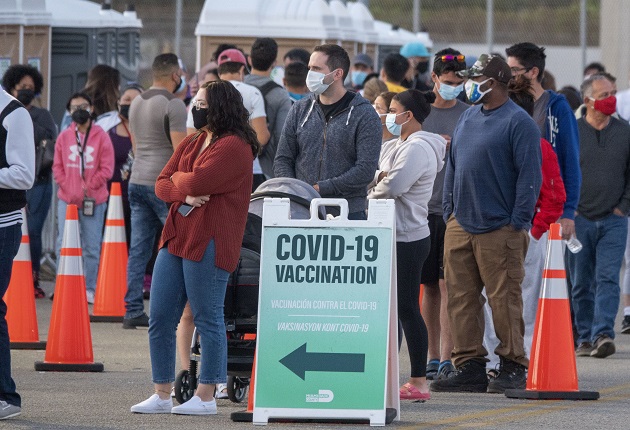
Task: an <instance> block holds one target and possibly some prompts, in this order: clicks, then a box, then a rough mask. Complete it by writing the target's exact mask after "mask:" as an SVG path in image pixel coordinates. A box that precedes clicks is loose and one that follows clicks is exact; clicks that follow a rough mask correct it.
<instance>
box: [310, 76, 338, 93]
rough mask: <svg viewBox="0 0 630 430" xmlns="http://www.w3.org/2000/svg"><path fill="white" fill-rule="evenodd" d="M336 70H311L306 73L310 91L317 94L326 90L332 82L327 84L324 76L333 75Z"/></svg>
mask: <svg viewBox="0 0 630 430" xmlns="http://www.w3.org/2000/svg"><path fill="white" fill-rule="evenodd" d="M334 72H335V71H334V70H333V71H332V72H330V73H326V74H323V73H320V72H315V71H313V70H309V71H308V74H307V75H306V86H307V87H308V89H309V91H310V92H312V93H315V94H317V95H319V94H321V93H323V92H324V91H326V90H327V89H328V87H329V86H330V84H332V82H331V83H330V84H325V83H324V78H326V76H328V75H332V74H333V73H334Z"/></svg>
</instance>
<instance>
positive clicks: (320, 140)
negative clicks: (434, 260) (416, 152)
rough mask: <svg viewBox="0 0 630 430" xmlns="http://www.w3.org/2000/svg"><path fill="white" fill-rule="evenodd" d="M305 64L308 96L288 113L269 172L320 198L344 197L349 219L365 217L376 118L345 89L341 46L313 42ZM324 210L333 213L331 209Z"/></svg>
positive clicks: (376, 146)
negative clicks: (310, 189) (294, 180)
mask: <svg viewBox="0 0 630 430" xmlns="http://www.w3.org/2000/svg"><path fill="white" fill-rule="evenodd" d="M308 68H309V72H308V75H307V77H306V84H307V86H308V88H309V90H310V91H311V92H312V94H311V95H310V96H309V97H304V98H303V99H301V100H299V101H298V102H297V103H295V104H294V105H293V106H292V107H291V110H290V111H289V115H288V116H287V120H286V122H285V124H284V129H283V130H282V136H281V137H280V142H278V149H277V152H276V158H275V162H274V174H275V176H276V177H289V178H297V179H300V180H302V181H304V182H307V183H309V184H311V185H313V187H314V188H315V190H317V191H318V192H319V193H320V194H321V196H322V197H330V198H344V199H346V200H347V201H348V209H349V215H348V218H350V219H365V208H366V197H367V185H368V184H369V183H370V181H371V180H372V177H373V176H374V172H375V171H376V168H377V165H378V158H379V154H380V151H381V135H382V126H381V120H380V118H379V116H378V114H377V113H376V111H375V110H374V108H373V107H372V106H371V105H370V103H369V102H368V101H367V100H365V99H364V98H363V97H361V96H360V95H358V94H356V93H353V92H349V91H347V90H346V89H345V88H344V86H343V82H344V79H345V78H346V76H347V75H348V72H349V70H350V58H349V57H348V53H347V52H346V51H345V50H344V49H343V48H341V47H340V46H338V45H331V44H328V45H320V46H316V47H315V49H314V52H313V53H312V54H311V58H310V61H309V64H308ZM327 212H328V213H332V214H333V215H337V214H338V212H337V211H336V208H328V210H327Z"/></svg>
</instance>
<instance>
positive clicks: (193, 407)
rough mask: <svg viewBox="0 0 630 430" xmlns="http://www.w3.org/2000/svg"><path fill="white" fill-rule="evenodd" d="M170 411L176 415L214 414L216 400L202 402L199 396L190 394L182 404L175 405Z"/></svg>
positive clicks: (215, 412)
mask: <svg viewBox="0 0 630 430" xmlns="http://www.w3.org/2000/svg"><path fill="white" fill-rule="evenodd" d="M171 413H172V414H178V415H216V414H217V401H216V400H212V401H210V402H202V401H201V399H200V398H199V396H192V397H191V399H190V400H189V401H187V402H186V403H184V404H183V405H179V406H175V407H174V408H173V409H171Z"/></svg>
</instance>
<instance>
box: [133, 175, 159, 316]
mask: <svg viewBox="0 0 630 430" xmlns="http://www.w3.org/2000/svg"><path fill="white" fill-rule="evenodd" d="M129 205H130V207H131V246H130V248H129V260H128V261H127V294H126V295H125V307H126V308H127V312H126V313H125V318H136V317H139V316H141V315H142V314H143V313H144V302H143V300H144V299H143V294H142V287H143V286H144V272H145V271H146V267H147V263H148V262H149V260H150V259H151V255H152V254H153V245H154V243H155V236H156V235H157V234H158V233H159V232H160V231H161V230H162V228H163V227H164V223H165V222H166V216H167V215H168V206H167V205H166V203H164V202H163V201H162V200H160V199H158V198H157V196H156V195H155V187H150V186H147V185H138V184H129Z"/></svg>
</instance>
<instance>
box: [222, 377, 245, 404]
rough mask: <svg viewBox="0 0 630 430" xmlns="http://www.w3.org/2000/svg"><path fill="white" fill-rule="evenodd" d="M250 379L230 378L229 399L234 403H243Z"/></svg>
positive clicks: (228, 381)
mask: <svg viewBox="0 0 630 430" xmlns="http://www.w3.org/2000/svg"><path fill="white" fill-rule="evenodd" d="M248 385H249V379H247V378H239V377H238V376H228V379H227V393H228V399H230V400H231V401H233V402H234V403H241V402H242V401H243V400H244V399H245V394H246V393H247V386H248Z"/></svg>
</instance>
